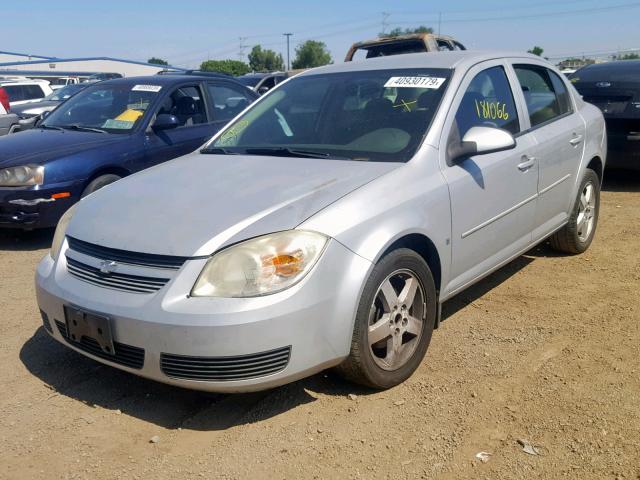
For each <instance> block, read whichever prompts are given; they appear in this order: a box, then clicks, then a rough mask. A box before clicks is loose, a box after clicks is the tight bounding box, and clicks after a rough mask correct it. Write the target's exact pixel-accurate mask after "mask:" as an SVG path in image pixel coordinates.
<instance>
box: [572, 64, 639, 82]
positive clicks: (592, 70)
mask: <svg viewBox="0 0 640 480" xmlns="http://www.w3.org/2000/svg"><path fill="white" fill-rule="evenodd" d="M571 81H572V82H573V83H576V82H600V81H608V82H635V83H640V61H629V60H625V61H622V60H621V61H618V62H611V63H604V64H600V65H592V66H587V67H584V68H581V69H580V70H578V71H577V72H575V73H574V74H572V75H571Z"/></svg>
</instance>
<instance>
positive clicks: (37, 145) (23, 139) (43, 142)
mask: <svg viewBox="0 0 640 480" xmlns="http://www.w3.org/2000/svg"><path fill="white" fill-rule="evenodd" d="M127 136H128V135H117V134H105V133H94V132H74V131H71V130H65V131H58V130H43V129H34V130H27V131H24V132H20V133H16V134H14V135H5V136H3V137H0V168H6V167H15V166H18V165H30V164H36V165H41V164H43V163H46V162H47V161H49V160H54V159H56V158H60V157H63V156H66V155H72V154H74V153H77V152H81V151H84V150H88V149H90V148H95V147H97V146H102V145H107V144H110V143H114V142H118V141H120V140H121V139H122V138H124V137H127Z"/></svg>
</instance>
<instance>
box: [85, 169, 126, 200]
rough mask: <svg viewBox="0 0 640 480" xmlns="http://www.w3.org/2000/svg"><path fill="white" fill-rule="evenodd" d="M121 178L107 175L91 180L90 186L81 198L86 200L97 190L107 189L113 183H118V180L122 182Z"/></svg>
mask: <svg viewBox="0 0 640 480" xmlns="http://www.w3.org/2000/svg"><path fill="white" fill-rule="evenodd" d="M120 178H121V177H119V176H118V175H113V174H111V173H110V174H107V175H100V176H99V177H97V178H94V179H93V180H91V182H90V183H89V185H87V187H86V188H85V189H84V190H83V192H82V195H81V196H80V198H84V197H86V196H87V195H90V194H92V193H93V192H95V191H96V190H100V189H101V188H102V187H106V186H107V185H109V184H111V183H113V182H117V181H118V180H120Z"/></svg>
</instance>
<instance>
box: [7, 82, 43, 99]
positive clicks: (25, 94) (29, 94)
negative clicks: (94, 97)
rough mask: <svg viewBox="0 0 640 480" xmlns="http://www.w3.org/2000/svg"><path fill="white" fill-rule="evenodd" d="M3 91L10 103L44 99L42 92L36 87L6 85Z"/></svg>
mask: <svg viewBox="0 0 640 480" xmlns="http://www.w3.org/2000/svg"><path fill="white" fill-rule="evenodd" d="M4 89H5V90H6V91H7V93H8V94H9V98H10V99H11V101H12V102H20V101H22V100H37V99H38V98H44V92H43V91H42V89H41V88H40V87H39V86H38V85H7V86H6V87H4Z"/></svg>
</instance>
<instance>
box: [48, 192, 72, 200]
mask: <svg viewBox="0 0 640 480" xmlns="http://www.w3.org/2000/svg"><path fill="white" fill-rule="evenodd" d="M70 196H71V193H70V192H60V193H54V194H53V195H51V198H53V199H54V200H57V199H59V198H68V197H70Z"/></svg>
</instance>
